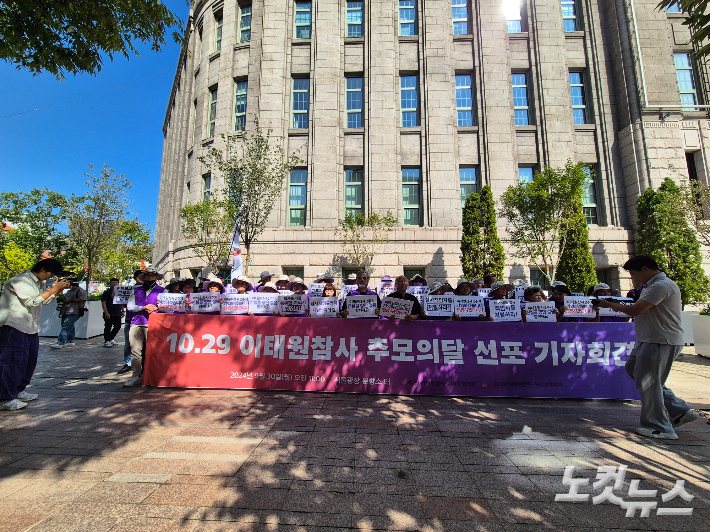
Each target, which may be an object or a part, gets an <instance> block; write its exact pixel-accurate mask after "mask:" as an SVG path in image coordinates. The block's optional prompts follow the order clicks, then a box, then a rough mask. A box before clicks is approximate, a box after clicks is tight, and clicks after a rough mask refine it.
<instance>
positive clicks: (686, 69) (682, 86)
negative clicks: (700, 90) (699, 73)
mask: <svg viewBox="0 0 710 532" xmlns="http://www.w3.org/2000/svg"><path fill="white" fill-rule="evenodd" d="M673 60H674V62H675V73H676V76H677V77H678V89H679V90H680V103H682V104H683V105H693V104H697V103H698V94H697V92H695V79H694V78H695V76H694V75H693V62H692V61H691V59H690V54H673ZM683 111H697V109H696V108H694V107H683Z"/></svg>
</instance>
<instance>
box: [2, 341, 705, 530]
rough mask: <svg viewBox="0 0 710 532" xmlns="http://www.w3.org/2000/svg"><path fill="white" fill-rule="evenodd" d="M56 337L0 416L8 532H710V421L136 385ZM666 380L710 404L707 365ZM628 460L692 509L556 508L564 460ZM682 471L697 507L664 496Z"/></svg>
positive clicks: (441, 400) (582, 471)
mask: <svg viewBox="0 0 710 532" xmlns="http://www.w3.org/2000/svg"><path fill="white" fill-rule="evenodd" d="M52 341H53V339H51V340H50V339H43V340H42V347H41V351H40V364H39V367H38V369H37V372H36V374H35V379H34V381H33V385H32V386H31V388H30V391H32V392H34V393H38V394H40V398H39V400H37V401H35V402H33V403H31V404H30V405H29V406H28V407H27V408H26V409H24V410H21V411H18V412H1V413H0V424H2V425H4V428H3V429H1V430H0V446H1V447H0V532H19V531H24V530H31V531H32V532H44V531H47V532H50V531H51V532H62V531H90V532H109V531H111V532H128V531H134V530H135V531H140V532H158V531H190V532H232V531H234V532H236V531H240V532H241V531H289V532H290V531H318V532H325V531H336V530H337V531H340V530H343V531H358V532H366V531H375V530H402V531H405V530H406V531H427V532H444V531H466V532H469V531H481V532H486V531H488V532H526V531H538V530H580V531H589V532H592V531H594V532H602V531H605V530H664V531H665V530H688V531H705V532H707V531H708V530H710V447H709V446H708V442H709V441H710V425H709V424H707V422H706V421H707V420H706V419H701V420H700V421H697V422H695V423H693V424H690V425H686V426H684V427H683V428H681V429H679V431H678V433H679V435H680V439H679V440H676V441H657V440H648V439H646V438H642V437H641V436H637V435H636V434H635V433H634V432H633V429H634V428H635V427H636V426H637V421H638V413H639V405H638V403H636V402H633V401H629V402H623V401H571V400H554V399H548V400H541V399H491V398H460V397H428V396H411V397H409V396H408V397H398V396H378V395H364V394H363V395H350V394H324V393H323V394H321V393H297V392H288V393H284V392H262V391H238V390H175V389H156V388H142V389H141V388H133V389H126V388H122V387H121V384H122V382H124V381H125V380H126V378H127V376H122V377H121V376H117V375H116V374H115V372H116V370H117V369H118V367H119V364H118V362H119V361H120V359H121V353H122V349H123V346H122V345H119V346H117V347H114V348H112V349H105V348H103V347H102V346H101V342H100V340H99V339H95V340H89V341H77V346H78V347H77V348H76V349H71V350H70V349H66V350H62V351H51V350H49V349H48V347H47V346H48V345H49V343H51V342H52ZM670 387H671V388H673V389H674V391H675V392H676V393H677V394H678V395H679V396H681V397H684V398H685V399H687V400H689V401H691V402H693V403H694V405H695V406H696V407H698V408H710V405H708V404H707V403H708V402H710V400H709V399H708V391H709V390H710V360H707V359H703V358H701V357H698V356H695V354H694V353H693V351H692V348H687V349H686V350H685V351H684V355H682V356H681V357H679V359H678V361H677V362H676V364H675V366H674V370H673V372H672V374H671V379H670ZM623 464H626V465H628V472H627V475H626V484H625V486H624V492H623V493H621V496H623V497H624V498H625V499H626V500H628V497H627V495H626V490H627V489H628V484H629V480H631V479H640V480H641V484H640V489H658V490H659V492H658V494H659V496H658V497H657V500H658V502H659V507H661V506H666V507H668V506H679V507H686V508H687V507H692V508H693V514H692V515H691V516H689V517H683V516H666V517H659V516H656V515H655V512H652V513H651V516H650V517H645V518H644V517H638V513H637V514H636V517H629V518H627V517H625V510H623V509H621V508H620V507H618V506H614V505H611V504H609V503H603V504H601V505H593V504H592V502H591V501H590V502H586V503H564V502H555V500H554V499H555V494H557V493H567V492H568V488H567V487H565V486H563V484H562V474H563V472H564V468H565V466H567V465H574V466H575V476H577V477H585V478H589V479H592V480H593V479H594V477H595V476H596V473H597V466H599V465H614V466H619V465H623ZM676 479H685V483H686V490H687V491H688V493H690V494H691V495H693V496H694V499H693V500H692V501H691V502H689V503H686V502H684V501H682V500H681V499H679V498H678V499H675V500H674V501H671V502H668V503H665V504H663V503H661V502H660V501H661V499H660V495H661V494H663V493H665V492H667V491H668V490H670V489H671V488H672V487H673V485H674V484H675V480H676ZM600 492H601V490H594V489H593V488H592V487H591V486H587V487H586V491H585V488H584V487H583V488H582V489H580V493H593V494H598V493H600ZM617 493H618V492H617Z"/></svg>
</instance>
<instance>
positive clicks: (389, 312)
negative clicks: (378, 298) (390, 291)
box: [380, 296, 414, 319]
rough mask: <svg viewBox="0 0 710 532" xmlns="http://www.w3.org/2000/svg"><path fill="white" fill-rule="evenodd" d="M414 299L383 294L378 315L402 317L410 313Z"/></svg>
mask: <svg viewBox="0 0 710 532" xmlns="http://www.w3.org/2000/svg"><path fill="white" fill-rule="evenodd" d="M413 306H414V301H407V300H406V299H399V298H397V297H388V296H385V297H384V298H383V299H382V307H381V308H380V316H385V317H389V316H393V317H395V318H398V319H399V318H404V317H405V316H408V315H409V314H411V313H412V307H413Z"/></svg>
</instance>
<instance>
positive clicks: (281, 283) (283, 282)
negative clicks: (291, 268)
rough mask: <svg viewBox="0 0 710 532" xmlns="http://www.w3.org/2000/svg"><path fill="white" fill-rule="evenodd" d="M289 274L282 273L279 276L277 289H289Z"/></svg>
mask: <svg viewBox="0 0 710 532" xmlns="http://www.w3.org/2000/svg"><path fill="white" fill-rule="evenodd" d="M288 283H289V280H288V275H281V276H279V278H278V280H277V281H276V289H277V290H288V288H287V287H288Z"/></svg>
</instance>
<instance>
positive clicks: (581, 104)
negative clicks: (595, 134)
mask: <svg viewBox="0 0 710 532" xmlns="http://www.w3.org/2000/svg"><path fill="white" fill-rule="evenodd" d="M569 90H570V94H571V95H572V115H573V116H574V123H575V124H586V123H587V122H588V120H587V118H588V117H587V104H586V100H587V99H586V98H585V97H584V76H583V75H582V73H581V72H570V73H569Z"/></svg>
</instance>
